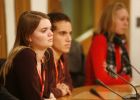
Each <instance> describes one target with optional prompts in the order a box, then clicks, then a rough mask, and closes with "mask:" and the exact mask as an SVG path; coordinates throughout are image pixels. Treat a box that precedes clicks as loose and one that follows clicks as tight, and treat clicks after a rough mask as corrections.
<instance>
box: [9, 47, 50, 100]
mask: <svg viewBox="0 0 140 100" xmlns="http://www.w3.org/2000/svg"><path fill="white" fill-rule="evenodd" d="M36 65H37V61H36V54H35V52H34V51H33V50H31V49H29V48H26V49H23V50H22V51H21V52H19V53H18V54H17V55H16V57H15V58H14V60H13V65H12V68H11V70H10V72H9V73H8V75H7V78H6V88H7V89H8V91H9V92H10V93H12V94H13V95H14V96H16V97H17V98H19V99H20V100H42V99H43V97H45V98H47V97H48V96H49V92H48V83H47V77H46V80H45V89H44V94H43V97H41V95H40V93H41V89H42V85H41V83H40V78H39V75H38V72H37V68H36ZM44 70H45V71H46V72H47V69H44ZM46 76H47V75H46Z"/></svg>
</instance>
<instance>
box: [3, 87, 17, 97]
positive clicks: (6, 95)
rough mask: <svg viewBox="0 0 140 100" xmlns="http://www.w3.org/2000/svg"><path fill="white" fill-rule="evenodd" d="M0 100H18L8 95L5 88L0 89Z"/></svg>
mask: <svg viewBox="0 0 140 100" xmlns="http://www.w3.org/2000/svg"><path fill="white" fill-rule="evenodd" d="M0 100H19V99H17V98H16V97H15V96H13V95H12V94H10V93H9V92H8V91H7V89H6V88H4V87H3V86H1V87H0Z"/></svg>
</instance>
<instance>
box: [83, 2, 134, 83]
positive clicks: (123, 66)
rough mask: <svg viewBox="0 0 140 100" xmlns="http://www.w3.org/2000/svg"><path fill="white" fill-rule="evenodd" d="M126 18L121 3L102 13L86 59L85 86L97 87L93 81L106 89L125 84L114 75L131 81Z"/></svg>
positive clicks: (123, 6)
mask: <svg viewBox="0 0 140 100" xmlns="http://www.w3.org/2000/svg"><path fill="white" fill-rule="evenodd" d="M128 18H129V15H128V11H127V8H126V6H125V5H124V4H123V3H122V2H115V3H113V4H111V5H109V6H107V8H106V9H105V10H104V11H103V14H102V15H101V18H100V22H99V28H98V30H97V32H96V33H95V34H94V36H93V38H92V43H91V46H90V49H89V52H88V55H87V58H86V65H85V70H86V81H85V85H92V84H96V80H101V81H102V82H104V83H105V84H107V85H114V84H126V82H125V81H123V80H122V79H121V78H120V77H118V75H116V74H114V73H117V74H119V75H120V76H121V77H123V78H124V79H126V80H127V81H131V77H132V69H131V64H130V60H129V56H128V52H127V49H126V48H127V44H126V34H125V33H126V32H127V30H128V24H129V22H128Z"/></svg>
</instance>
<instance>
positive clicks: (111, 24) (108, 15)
mask: <svg viewBox="0 0 140 100" xmlns="http://www.w3.org/2000/svg"><path fill="white" fill-rule="evenodd" d="M120 9H126V10H127V7H126V6H125V4H124V3H123V2H113V3H111V4H110V5H108V6H107V7H106V8H105V9H104V11H103V13H102V15H101V17H100V20H99V25H98V28H97V33H105V32H107V33H108V38H109V39H112V38H113V37H114V28H115V18H114V17H115V13H116V11H118V10H120Z"/></svg>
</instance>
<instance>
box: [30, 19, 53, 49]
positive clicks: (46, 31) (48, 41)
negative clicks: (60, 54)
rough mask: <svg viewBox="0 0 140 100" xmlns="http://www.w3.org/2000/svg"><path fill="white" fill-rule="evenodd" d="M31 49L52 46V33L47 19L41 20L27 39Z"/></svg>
mask: <svg viewBox="0 0 140 100" xmlns="http://www.w3.org/2000/svg"><path fill="white" fill-rule="evenodd" d="M29 41H30V43H31V47H32V48H34V49H41V50H43V49H47V48H48V47H50V46H52V44H53V33H52V31H51V23H50V21H49V20H48V19H41V20H40V23H39V25H38V27H37V28H36V29H35V31H34V32H33V34H32V35H31V36H30V37H29Z"/></svg>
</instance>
